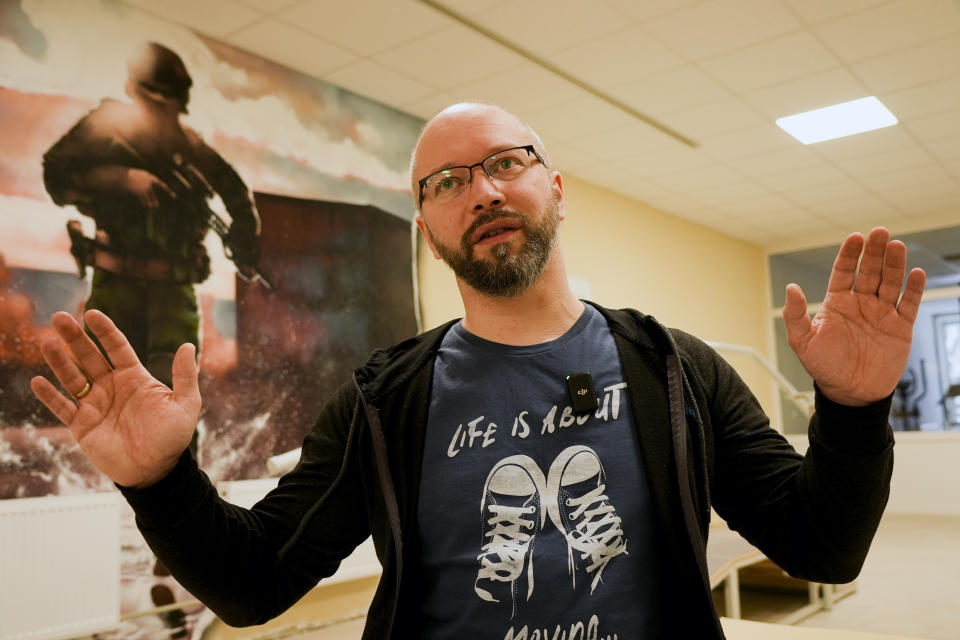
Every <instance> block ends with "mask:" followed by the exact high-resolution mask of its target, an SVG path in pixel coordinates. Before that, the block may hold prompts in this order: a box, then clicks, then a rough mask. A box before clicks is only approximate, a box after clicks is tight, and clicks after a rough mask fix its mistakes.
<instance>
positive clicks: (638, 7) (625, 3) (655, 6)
mask: <svg viewBox="0 0 960 640" xmlns="http://www.w3.org/2000/svg"><path fill="white" fill-rule="evenodd" d="M463 1H465V2H469V1H470V0H463ZM704 1H705V0H644V1H643V2H637V0H606V3H607V4H608V5H610V6H611V7H613V8H614V9H616V10H617V11H620V12H621V13H623V15H624V16H625V17H626V18H629V19H630V20H632V21H634V22H640V21H642V20H649V19H650V18H655V17H657V16H660V15H663V14H665V13H672V12H674V11H679V10H680V9H684V8H686V7H689V6H691V5H694V4H699V3H701V2H704Z"/></svg>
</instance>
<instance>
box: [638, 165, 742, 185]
mask: <svg viewBox="0 0 960 640" xmlns="http://www.w3.org/2000/svg"><path fill="white" fill-rule="evenodd" d="M742 180H743V176H741V175H739V174H737V173H735V172H734V171H732V170H730V169H729V168H727V167H724V166H723V165H719V164H717V165H709V166H706V167H702V168H700V169H693V170H687V171H682V172H679V173H668V174H664V175H660V176H657V177H656V178H653V179H652V182H653V183H654V184H657V185H660V186H661V187H663V188H665V189H670V190H673V191H685V190H687V189H688V188H689V187H690V185H691V184H695V185H697V187H698V188H701V189H709V188H711V187H715V186H718V185H724V184H728V183H731V182H740V181H742Z"/></svg>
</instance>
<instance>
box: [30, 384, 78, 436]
mask: <svg viewBox="0 0 960 640" xmlns="http://www.w3.org/2000/svg"><path fill="white" fill-rule="evenodd" d="M30 390H31V391H33V395H35V396H37V400H39V401H40V402H42V403H43V405H44V406H45V407H46V408H47V409H50V411H51V412H52V413H53V415H55V416H57V420H59V421H60V422H62V423H63V424H65V425H69V424H70V422H71V421H72V420H73V416H75V415H76V413H77V407H76V405H74V404H73V403H72V402H70V400H68V399H67V398H66V396H64V395H63V394H62V393H60V392H59V391H58V390H57V388H56V387H55V386H53V383H52V382H50V381H49V380H47V379H46V378H44V377H43V376H36V377H34V378H33V379H32V380H30Z"/></svg>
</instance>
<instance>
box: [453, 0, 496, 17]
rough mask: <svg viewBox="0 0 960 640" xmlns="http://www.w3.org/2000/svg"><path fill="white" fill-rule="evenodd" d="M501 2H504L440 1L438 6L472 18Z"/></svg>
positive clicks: (493, 0)
mask: <svg viewBox="0 0 960 640" xmlns="http://www.w3.org/2000/svg"><path fill="white" fill-rule="evenodd" d="M503 1H504V0H440V4H442V5H443V6H445V7H449V8H450V9H452V10H453V11H455V12H456V13H459V14H461V15H464V16H472V15H476V14H478V13H485V12H487V11H490V10H491V9H493V8H494V7H495V6H496V5H498V4H500V3H502V2H503Z"/></svg>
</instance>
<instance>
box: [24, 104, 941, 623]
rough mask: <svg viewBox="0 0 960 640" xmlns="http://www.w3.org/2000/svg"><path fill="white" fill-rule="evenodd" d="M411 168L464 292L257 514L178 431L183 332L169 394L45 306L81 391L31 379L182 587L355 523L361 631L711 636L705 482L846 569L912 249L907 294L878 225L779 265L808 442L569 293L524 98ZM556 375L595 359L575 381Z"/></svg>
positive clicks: (266, 598) (895, 370) (272, 578)
mask: <svg viewBox="0 0 960 640" xmlns="http://www.w3.org/2000/svg"><path fill="white" fill-rule="evenodd" d="M412 181H413V185H414V197H415V198H416V200H417V203H418V207H419V209H420V214H419V216H418V217H417V224H418V225H419V227H420V229H421V231H422V232H423V233H424V235H425V237H426V239H427V243H428V245H429V246H430V248H431V250H432V251H433V253H434V254H435V256H438V257H441V258H443V259H444V260H445V261H446V262H447V263H448V264H450V265H451V267H453V269H454V271H455V274H456V276H457V283H458V286H459V288H460V292H461V295H462V297H463V302H464V308H465V311H466V315H465V317H464V319H463V320H462V321H461V322H451V323H448V324H446V325H444V326H442V327H439V328H437V329H434V330H432V331H429V332H427V333H425V334H423V335H421V336H418V337H416V338H413V339H410V340H408V341H405V342H403V343H401V344H399V345H395V346H394V347H391V348H389V349H385V350H380V351H377V352H375V353H374V354H373V355H372V356H371V358H370V360H369V361H368V362H367V363H366V364H365V365H364V366H363V367H361V368H360V369H358V370H357V371H356V373H355V376H354V381H353V383H352V384H348V385H346V386H344V387H343V388H342V389H340V390H339V391H338V393H337V394H336V396H335V397H334V398H333V399H332V400H331V402H330V403H329V404H328V405H327V406H326V407H325V408H324V410H323V411H322V413H321V415H320V416H319V418H318V420H317V424H316V426H315V428H314V429H313V430H312V431H311V432H310V434H309V435H308V436H307V438H306V439H305V441H304V445H303V452H302V457H301V460H300V462H299V464H298V465H297V467H296V468H295V469H294V470H293V471H292V472H291V473H290V474H288V475H286V476H285V477H284V478H282V479H281V480H280V484H279V487H278V488H277V489H276V490H274V491H273V492H272V493H271V494H270V495H269V496H268V497H267V498H266V499H264V500H263V501H262V502H261V503H259V504H258V505H257V506H255V507H254V508H253V509H252V510H244V509H239V508H235V507H232V506H230V505H227V504H225V503H223V502H222V501H221V500H220V499H219V498H218V497H217V492H216V491H215V489H214V488H213V487H211V486H210V484H209V483H208V482H207V481H206V480H205V478H204V476H203V474H202V473H201V472H200V471H199V470H198V469H197V467H196V464H195V462H193V460H192V458H191V457H190V456H189V455H187V454H183V450H184V448H185V446H186V443H187V442H188V440H189V433H190V431H191V429H192V428H193V424H194V423H195V421H196V417H197V415H198V412H199V410H200V397H199V393H198V391H197V387H196V371H195V367H194V365H193V363H192V362H191V359H192V356H193V347H191V346H190V345H184V346H183V347H181V350H180V351H179V352H178V354H177V358H176V360H175V361H174V380H173V383H174V384H173V390H172V391H171V390H169V389H166V388H165V387H163V386H162V385H160V384H159V383H157V382H156V381H154V380H151V379H150V378H149V376H148V375H146V373H145V372H144V371H143V369H142V367H140V365H139V364H138V363H137V360H136V358H135V357H134V354H133V353H132V351H131V350H130V349H129V347H128V346H127V345H126V342H125V340H124V339H123V336H122V335H121V334H120V333H119V332H118V331H116V329H115V328H114V327H113V326H112V325H111V323H110V322H109V320H108V319H107V318H106V317H104V316H103V315H101V314H97V313H89V314H87V322H88V323H89V325H90V327H91V328H92V329H93V331H94V333H95V334H96V335H98V336H99V337H100V338H101V341H102V342H103V344H104V346H105V347H106V348H107V352H108V353H109V354H110V355H111V358H112V360H113V363H114V368H111V367H110V366H109V365H108V364H107V363H106V361H105V360H104V359H103V358H102V357H100V356H99V354H98V353H97V351H96V350H95V349H94V348H93V347H92V345H91V344H90V343H89V341H88V340H87V339H86V338H85V336H84V334H83V332H82V331H81V330H80V328H79V326H78V325H77V323H76V322H75V321H74V320H73V319H72V318H70V317H69V316H68V315H66V314H58V315H56V316H55V317H54V319H53V324H54V327H55V328H56V329H57V331H58V332H59V334H60V336H61V337H62V340H63V342H55V341H51V342H48V343H46V344H44V347H43V352H44V355H45V357H46V359H47V361H48V362H49V363H50V365H51V367H52V369H53V371H54V373H55V374H56V376H57V378H58V379H59V380H60V382H61V384H62V385H63V386H64V388H66V389H68V390H70V391H71V392H74V393H75V394H77V393H80V394H81V395H82V396H83V397H82V398H81V399H80V400H79V402H78V403H75V402H74V401H72V400H71V399H69V398H67V397H66V396H64V395H61V394H60V393H58V392H57V391H56V390H55V388H54V387H53V385H52V384H51V383H50V382H49V381H47V380H45V379H43V378H35V379H34V381H33V383H32V387H33V389H34V392H35V393H36V394H37V396H38V397H40V399H41V400H43V401H44V403H45V404H47V406H49V407H50V408H51V410H53V411H54V413H56V415H57V416H58V417H59V418H60V419H61V420H62V421H63V422H64V423H66V424H68V425H69V426H70V428H71V430H72V431H73V432H74V433H75V434H76V436H77V439H78V441H79V442H80V444H81V446H82V447H83V448H84V450H85V451H86V452H87V453H88V455H90V457H91V458H92V459H93V461H94V463H95V464H96V465H97V466H98V468H100V469H101V470H103V471H104V472H105V473H107V474H108V475H109V476H110V477H111V478H113V479H114V480H115V481H116V482H117V483H118V484H119V485H121V486H122V487H124V489H123V492H124V495H125V496H126V497H127V499H128V500H129V501H130V503H131V504H132V505H133V508H134V509H135V511H136V512H137V518H138V524H139V526H140V527H141V530H142V531H143V532H144V535H145V536H146V538H147V539H148V540H149V541H150V544H151V546H152V547H153V548H154V550H155V551H156V552H157V553H158V555H159V556H160V557H161V558H163V559H164V561H165V562H167V564H168V566H169V567H170V568H171V570H172V571H173V573H174V575H176V576H177V577H178V578H179V579H180V580H181V581H182V583H183V584H184V586H186V587H187V588H188V589H189V590H190V591H191V592H192V593H193V594H195V595H196V596H197V597H199V598H200V599H201V600H203V601H204V602H206V603H207V604H208V605H209V606H210V607H211V608H212V609H213V610H214V611H215V612H217V613H218V614H219V615H220V616H221V617H222V618H223V619H224V620H225V621H227V622H228V623H231V624H255V623H260V622H263V621H265V620H267V619H269V618H270V617H273V616H275V615H277V614H278V613H280V612H281V611H283V610H284V609H286V608H287V607H289V606H290V605H291V604H292V603H293V602H295V601H296V600H297V599H298V598H299V597H300V596H301V595H302V594H304V593H305V592H306V591H307V590H309V589H310V588H311V587H312V586H313V585H314V584H315V583H316V581H317V580H318V579H319V578H321V577H323V576H328V575H331V574H332V573H333V572H334V571H335V570H336V568H337V565H338V563H339V562H340V560H342V559H343V558H344V557H346V556H347V555H348V554H349V553H350V552H351V551H352V550H353V549H354V548H355V547H356V545H358V544H359V543H360V542H362V541H363V540H364V539H365V538H366V537H367V536H369V535H372V536H373V540H374V544H375V547H376V550H377V554H378V557H379V559H380V561H381V563H382V565H383V576H382V579H381V581H380V584H379V587H378V589H377V592H376V595H375V596H374V601H373V604H372V605H371V608H370V611H369V615H368V619H367V626H366V629H365V632H364V638H411V637H416V638H453V637H470V638H530V637H560V636H561V635H562V634H566V637H590V638H599V637H603V638H613V637H619V638H658V637H678V638H680V637H682V638H721V637H722V635H723V634H722V630H721V629H720V626H719V622H718V618H717V614H716V612H715V610H714V607H713V601H712V598H711V594H710V589H709V583H708V577H707V569H706V566H705V558H704V548H705V537H706V532H707V525H708V519H709V513H710V507H711V506H713V507H714V508H715V509H716V510H717V512H718V513H720V515H721V516H723V517H724V518H726V519H727V521H728V523H729V524H730V525H731V526H732V527H733V528H735V529H737V530H739V531H740V532H741V533H743V534H744V535H745V536H746V537H747V538H748V539H749V540H751V541H752V542H754V543H755V544H757V545H758V546H759V547H760V548H761V549H762V550H764V551H765V552H766V553H767V554H768V555H769V556H770V557H771V558H773V559H774V560H775V561H777V562H778V563H780V564H781V565H782V566H784V567H785V568H787V569H788V570H789V571H790V572H792V573H794V574H795V575H798V576H803V577H806V578H809V579H812V580H818V581H823V582H844V581H848V580H851V579H852V578H853V577H854V576H855V575H856V574H857V573H858V571H859V569H860V566H861V564H862V562H863V559H864V556H865V554H866V550H867V547H868V546H869V543H870V540H871V538H872V536H873V534H874V532H875V530H876V527H877V525H878V522H879V520H880V516H881V513H882V510H883V507H884V505H885V502H886V497H887V491H888V483H889V478H890V472H891V465H892V454H891V448H892V431H891V430H890V428H889V426H888V425H887V424H886V418H887V413H888V411H889V398H890V394H891V392H892V391H893V388H894V386H895V384H896V382H897V380H898V378H899V375H900V373H901V371H902V370H903V367H904V365H905V363H906V358H907V354H908V351H909V346H910V339H911V327H912V322H913V320H914V318H915V316H916V311H917V306H918V304H919V302H920V297H921V295H922V291H923V285H924V274H923V272H922V271H920V270H914V271H913V272H911V274H910V276H909V277H908V278H907V285H906V291H905V293H904V294H903V296H902V297H901V296H900V288H901V284H902V282H903V279H904V276H905V270H906V267H905V265H906V249H905V246H904V245H903V244H902V243H900V242H895V241H894V242H891V241H889V234H888V233H887V232H886V230H883V229H875V230H873V231H872V232H871V233H870V235H869V238H868V239H867V240H866V242H864V239H863V237H862V236H860V235H859V234H854V235H851V236H850V237H848V238H847V239H846V240H845V241H844V243H843V246H842V248H841V250H840V254H839V255H838V258H837V262H836V264H835V267H834V271H833V274H832V276H831V281H830V292H829V294H828V296H827V298H826V299H825V300H824V303H823V306H822V308H821V310H820V312H819V313H818V315H817V318H816V320H815V322H811V320H810V319H809V317H808V316H807V314H806V303H805V301H804V299H803V295H802V293H801V291H800V289H799V288H798V287H796V286H795V285H791V286H790V287H789V289H788V292H787V296H788V299H787V304H786V306H785V311H784V315H785V318H786V321H787V327H788V332H789V336H790V342H791V344H792V345H793V347H794V349H795V350H796V352H797V354H798V355H799V357H800V359H801V361H802V362H803V363H804V365H805V366H806V367H807V370H808V371H809V372H810V373H811V375H813V377H814V379H815V380H816V382H817V385H818V397H817V408H818V413H817V415H816V416H815V417H814V418H813V419H812V421H811V444H810V448H809V451H808V453H807V455H806V456H805V457H803V458H801V457H800V456H799V455H798V454H797V453H796V452H795V451H794V450H793V449H792V448H791V447H790V446H789V445H788V444H787V443H786V442H785V441H784V439H783V438H782V437H781V436H779V435H778V434H777V433H776V432H774V431H773V430H771V429H770V428H769V426H768V422H767V419H766V417H765V416H764V415H763V413H762V411H761V410H760V408H759V405H758V404H757V402H756V401H755V399H754V398H753V397H752V395H751V394H750V392H749V390H748V389H747V388H746V386H745V385H744V384H743V382H742V381H741V380H740V379H739V378H738V377H737V375H736V374H735V373H734V372H733V370H732V369H731V368H730V367H729V365H727V364H726V363H725V362H724V361H723V360H722V359H721V358H719V357H718V356H717V355H716V354H715V353H714V352H713V351H712V350H710V349H709V348H708V347H707V346H706V345H704V344H703V343H702V342H699V341H698V340H696V339H695V338H693V337H691V336H689V335H687V334H684V333H682V332H679V331H667V330H666V329H663V328H662V327H661V326H660V325H659V324H657V323H656V322H655V321H654V320H653V319H652V318H650V317H649V316H644V315H642V314H640V313H638V312H635V311H629V310H626V311H613V310H608V309H604V308H602V307H599V306H596V305H592V304H590V305H585V304H584V303H582V302H580V301H578V300H577V299H576V298H575V297H574V296H573V294H572V293H571V292H570V290H569V287H568V285H567V279H566V276H565V273H564V268H563V259H562V254H561V251H560V248H559V246H557V245H556V242H555V240H556V230H557V226H558V224H559V223H560V222H561V221H562V220H563V219H564V218H565V217H566V212H565V208H564V198H563V183H562V179H561V177H560V174H559V173H557V172H556V171H553V170H552V169H551V168H550V167H549V160H548V156H547V155H546V151H545V149H544V148H543V145H542V143H541V142H540V141H539V139H538V138H537V136H536V135H535V134H534V133H533V131H531V130H530V128H529V127H528V126H526V125H525V124H524V123H522V122H521V121H520V120H518V119H517V118H516V117H515V116H513V115H511V114H509V113H507V112H506V111H503V110H502V109H499V108H497V107H494V106H490V105H483V104H462V105H455V106H453V107H450V108H448V109H446V110H444V111H442V112H441V113H440V114H438V115H437V116H436V117H434V118H433V119H432V120H431V121H430V122H429V123H428V124H427V125H426V127H425V129H424V131H423V133H422V136H421V138H420V140H419V142H418V145H417V148H416V150H415V153H414V158H413V162H412ZM864 247H865V253H864V256H863V261H862V264H861V265H860V267H859V271H858V266H857V264H858V258H859V256H860V254H861V251H862V250H863V249H864ZM66 345H69V347H67V346H66ZM73 359H75V362H76V363H77V364H74V360H73ZM78 365H79V366H78ZM571 374H589V376H583V375H580V376H578V375H571ZM568 375H571V377H570V379H571V380H572V381H579V382H581V383H582V382H583V380H584V379H585V378H587V377H589V378H592V380H588V381H587V382H586V383H582V384H579V385H570V386H569V387H568V380H567V379H566V378H567V376H568ZM88 379H89V381H91V386H90V387H88V386H87V382H88ZM594 392H596V395H597V396H599V397H598V398H597V399H596V401H595V402H592V403H590V402H587V403H585V404H586V407H582V406H581V402H582V401H583V398H584V397H586V398H589V397H590V396H591V394H593V393H594ZM581 393H582V394H583V395H581ZM148 416H149V418H148ZM159 425H163V426H162V428H161V427H160V426H159ZM183 496H189V498H188V499H187V500H186V501H184V500H183V499H182V497H183ZM533 634H537V635H533Z"/></svg>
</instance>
